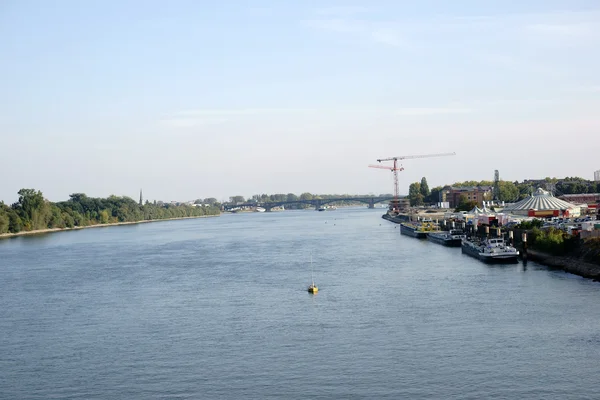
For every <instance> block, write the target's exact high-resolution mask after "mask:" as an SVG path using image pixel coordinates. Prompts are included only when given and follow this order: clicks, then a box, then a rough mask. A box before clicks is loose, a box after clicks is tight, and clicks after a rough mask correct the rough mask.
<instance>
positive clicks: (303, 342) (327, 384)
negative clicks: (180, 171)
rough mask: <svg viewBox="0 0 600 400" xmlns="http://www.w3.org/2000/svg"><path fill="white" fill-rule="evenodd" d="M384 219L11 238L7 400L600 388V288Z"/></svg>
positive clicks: (353, 213)
mask: <svg viewBox="0 0 600 400" xmlns="http://www.w3.org/2000/svg"><path fill="white" fill-rule="evenodd" d="M381 212H382V211H381V210H368V209H366V208H354V209H338V210H336V211H331V212H315V211H285V212H279V213H254V214H238V215H223V216H221V217H219V218H208V219H194V220H181V221H164V222H156V223H151V224H140V225H126V226H116V227H106V228H98V229H86V230H81V231H71V232H60V233H52V234H47V235H41V236H34V237H20V238H13V239H8V240H0V274H1V276H2V279H1V280H0V398H1V399H117V398H123V399H166V398H169V399H171V398H173V399H200V398H202V399H242V398H244V399H249V398H256V399H266V398H273V399H301V398H306V397H311V398H315V399H332V398H344V399H363V398H378V399H385V398H389V399H398V398H410V399H431V398H440V399H482V398H487V399H505V398H506V399H521V398H528V399H538V398H539V399H595V398H598V393H600V383H599V382H600V380H599V379H598V376H599V375H600V362H599V359H600V307H598V305H599V304H600V284H598V283H594V282H591V281H589V280H586V279H583V278H579V277H576V276H573V275H569V274H565V273H563V272H556V271H549V270H547V269H546V268H544V267H541V266H538V265H536V264H535V263H529V264H528V265H527V267H526V268H525V267H524V266H523V265H522V264H518V265H500V266H490V265H486V264H483V263H481V262H479V261H478V260H475V259H473V258H470V257H467V256H464V255H462V254H461V253H460V249H451V248H445V247H443V246H440V245H437V244H433V243H429V242H427V241H419V240H417V239H413V238H410V237H406V236H401V235H400V233H399V231H398V229H397V228H396V225H393V224H391V223H389V222H387V221H384V220H382V219H381V218H380V215H381ZM311 253H312V257H313V260H314V263H313V267H314V275H315V280H316V283H317V284H318V286H319V289H320V291H319V293H318V294H317V295H314V296H313V295H310V294H308V293H307V292H306V287H307V285H308V284H309V283H310V279H311V269H310V263H309V260H310V256H311Z"/></svg>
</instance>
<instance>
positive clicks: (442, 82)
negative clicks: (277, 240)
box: [0, 0, 600, 202]
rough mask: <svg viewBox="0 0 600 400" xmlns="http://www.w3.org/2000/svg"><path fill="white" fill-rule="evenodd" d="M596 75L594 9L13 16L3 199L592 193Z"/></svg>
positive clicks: (68, 5) (430, 4) (598, 161)
mask: <svg viewBox="0 0 600 400" xmlns="http://www.w3.org/2000/svg"><path fill="white" fill-rule="evenodd" d="M482 3H485V5H482ZM250 4H252V5H250ZM598 71H600V3H599V2H597V1H577V0H575V1H552V0H546V1H522V2H507V1H487V2H482V1H456V2H450V1H442V0H440V1H410V2H409V1H401V0H397V1H392V0H389V1H369V2H367V1H363V2H360V1H355V2H347V1H326V0H323V1H316V0H315V1H291V0H290V1H282V0H281V1H274V0H271V1H267V0H264V1H253V2H246V1H222V2H216V1H210V2H209V1H200V0H198V1H171V2H165V1H75V0H71V1H66V0H64V1H60V0H57V1H41V0H40V1H26V0H19V1H17V0H14V1H11V0H4V1H0V143H2V145H1V147H0V148H1V149H2V153H1V154H2V155H1V157H0V168H1V169H2V171H3V174H2V178H1V179H0V199H3V200H5V201H6V202H12V201H15V200H16V197H17V195H16V192H17V191H18V190H19V189H20V188H22V187H33V188H36V189H40V190H42V191H43V192H44V194H45V195H46V197H48V198H49V199H51V200H54V201H57V200H63V199H66V198H67V197H68V194H69V193H73V192H84V193H87V194H88V195H90V196H102V197H104V196H108V195H110V194H117V195H128V196H132V197H134V198H135V197H136V196H137V195H138V191H139V188H143V189H144V193H145V197H146V198H149V199H162V200H167V201H168V200H190V199H195V198H198V197H209V196H211V197H213V196H214V197H217V198H219V199H223V198H227V197H229V196H232V195H238V194H241V195H243V196H250V195H252V194H258V193H287V192H294V193H300V192H304V191H309V192H313V193H385V192H388V193H389V192H391V191H392V181H391V174H390V173H387V172H386V171H381V170H376V169H370V168H367V165H368V164H371V163H374V162H375V160H376V159H377V158H383V157H391V156H400V155H409V154H425V153H439V152H447V151H456V152H457V153H458V155H457V156H455V157H448V158H439V159H435V158H432V159H429V160H412V161H407V162H406V163H405V164H404V167H405V168H406V169H405V171H403V172H401V173H400V177H401V179H400V185H401V189H402V191H403V192H406V191H407V188H408V185H409V183H410V182H413V181H416V180H419V179H420V178H421V176H426V177H427V179H428V181H429V183H430V186H435V185H439V184H444V183H452V182H454V181H458V180H466V179H492V177H493V173H494V169H499V170H500V175H501V178H503V179H509V180H522V179H524V178H543V177H545V176H573V175H578V176H583V177H586V178H588V179H591V178H592V177H593V171H594V170H596V169H600V156H598V154H599V153H598V151H599V148H600V134H599V132H600V113H599V112H598V110H600V77H599V76H598Z"/></svg>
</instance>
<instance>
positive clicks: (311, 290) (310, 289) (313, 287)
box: [308, 254, 319, 294]
mask: <svg viewBox="0 0 600 400" xmlns="http://www.w3.org/2000/svg"><path fill="white" fill-rule="evenodd" d="M310 277H311V278H312V283H311V284H310V285H309V286H308V293H312V294H315V293H317V292H318V291H319V288H318V287H317V285H315V277H314V274H313V265H312V254H311V255H310Z"/></svg>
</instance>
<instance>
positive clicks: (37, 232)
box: [0, 215, 219, 239]
mask: <svg viewBox="0 0 600 400" xmlns="http://www.w3.org/2000/svg"><path fill="white" fill-rule="evenodd" d="M218 216H219V215H199V216H194V217H177V218H162V219H150V220H142V221H128V222H111V223H107V224H94V225H88V226H74V227H72V228H50V229H37V230H32V231H21V232H19V233H2V234H0V239H7V238H11V237H17V236H27V235H40V234H44V233H52V232H64V231H77V230H80V229H88V228H102V227H106V226H118V225H133V224H144V223H148V222H160V221H176V220H180V219H195V218H210V217H218Z"/></svg>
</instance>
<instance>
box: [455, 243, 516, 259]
mask: <svg viewBox="0 0 600 400" xmlns="http://www.w3.org/2000/svg"><path fill="white" fill-rule="evenodd" d="M461 249H462V252H463V253H464V254H467V255H469V256H471V257H475V258H478V259H479V260H481V261H484V262H517V261H518V257H519V251H518V250H517V249H515V248H514V247H513V246H510V245H509V244H507V243H506V242H505V240H504V239H502V238H494V239H483V240H478V239H463V241H462V244H461Z"/></svg>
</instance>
